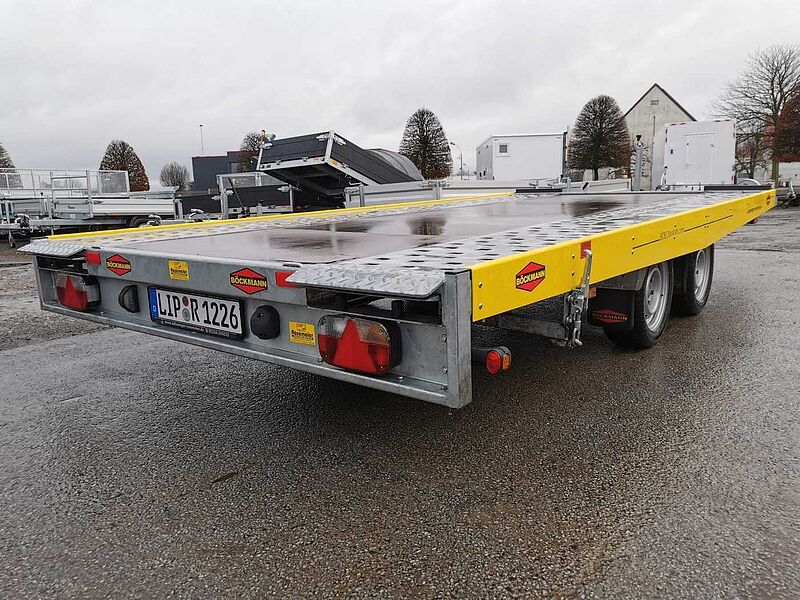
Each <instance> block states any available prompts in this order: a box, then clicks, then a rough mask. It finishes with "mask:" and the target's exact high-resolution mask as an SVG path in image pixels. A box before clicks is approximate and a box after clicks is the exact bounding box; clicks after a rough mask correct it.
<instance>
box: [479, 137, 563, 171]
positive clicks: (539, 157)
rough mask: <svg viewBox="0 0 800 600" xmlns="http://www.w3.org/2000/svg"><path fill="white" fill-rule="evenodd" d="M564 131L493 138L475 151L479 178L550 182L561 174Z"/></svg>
mask: <svg viewBox="0 0 800 600" xmlns="http://www.w3.org/2000/svg"><path fill="white" fill-rule="evenodd" d="M566 135H567V134H566V132H564V133H527V134H525V133H519V134H511V135H492V136H489V137H488V138H487V139H485V140H484V141H483V142H481V143H480V144H479V145H478V147H477V148H476V150H475V153H476V157H475V167H476V171H477V174H478V179H487V180H495V181H519V180H531V179H551V178H557V177H560V176H561V174H562V173H563V172H564V158H565V156H566Z"/></svg>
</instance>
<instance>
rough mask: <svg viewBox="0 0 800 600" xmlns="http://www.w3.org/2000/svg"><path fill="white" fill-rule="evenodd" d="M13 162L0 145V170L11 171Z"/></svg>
mask: <svg viewBox="0 0 800 600" xmlns="http://www.w3.org/2000/svg"><path fill="white" fill-rule="evenodd" d="M13 168H14V161H13V160H11V155H10V154H9V153H8V150H6V149H5V147H4V146H3V144H0V169H13Z"/></svg>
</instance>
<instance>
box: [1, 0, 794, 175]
mask: <svg viewBox="0 0 800 600" xmlns="http://www.w3.org/2000/svg"><path fill="white" fill-rule="evenodd" d="M2 4H4V5H6V7H7V10H4V11H3V12H4V14H5V17H4V26H3V30H4V31H3V32H2V33H1V34H0V36H2V37H0V68H1V69H2V72H3V86H2V89H0V141H2V142H3V143H4V144H5V145H6V147H7V148H8V150H9V151H10V152H11V153H12V156H13V157H14V160H15V162H16V163H17V165H18V166H20V167H23V166H25V167H28V166H30V167H62V168H63V167H69V168H96V167H97V165H98V164H99V161H100V157H101V156H102V153H103V151H104V149H105V146H106V144H107V143H108V141H109V140H111V139H112V138H123V139H125V140H127V141H128V142H129V143H131V144H132V145H133V146H134V148H135V149H136V150H137V152H138V153H139V155H140V156H141V158H142V160H143V162H144V163H145V166H146V168H147V171H148V174H149V175H150V177H151V178H152V179H155V178H156V177H157V175H158V171H159V169H160V167H161V165H162V164H163V163H165V162H167V161H169V160H178V161H180V162H183V163H185V164H187V165H189V164H190V157H191V156H192V155H193V154H199V151H200V144H199V133H198V124H199V123H203V124H204V134H205V147H206V153H207V154H211V153H221V152H224V151H225V150H229V149H233V148H236V147H237V146H238V143H239V142H240V140H241V138H242V136H243V135H244V133H245V132H247V131H249V130H253V129H261V128H265V129H267V130H269V131H274V132H276V133H277V134H278V135H280V136H288V135H294V134H300V133H309V132H311V131H315V130H327V129H336V130H337V131H340V132H341V133H343V134H344V135H346V136H348V137H350V138H352V139H353V141H355V142H357V143H359V144H360V145H363V146H367V147H371V146H382V147H387V148H391V149H396V148H397V145H398V143H399V140H400V136H401V134H402V129H403V126H404V123H405V120H406V118H407V117H408V115H409V114H410V113H411V112H413V111H414V110H415V109H416V108H417V107H419V106H421V105H425V106H428V107H429V108H431V109H432V110H434V112H436V113H437V114H438V115H439V117H440V119H441V120H442V123H443V124H444V126H445V130H446V132H447V134H448V136H449V138H450V139H451V140H453V141H455V142H456V143H458V144H459V145H460V146H461V147H462V149H463V150H464V154H465V162H467V163H468V164H469V165H474V160H475V158H474V149H475V146H476V144H477V143H478V142H480V141H481V140H482V139H484V138H485V137H486V136H488V135H490V134H494V133H508V132H536V131H560V130H563V129H564V128H565V127H566V126H568V125H570V124H571V123H572V122H573V121H574V119H575V116H576V115H577V112H578V111H579V110H580V108H581V106H582V105H583V103H584V102H585V101H586V100H587V99H588V98H589V97H591V96H593V95H595V94H598V93H608V94H611V95H612V96H614V97H615V98H617V100H618V101H619V103H620V105H621V106H622V108H623V110H625V109H627V108H628V107H629V106H630V104H631V103H632V102H634V101H635V100H636V99H637V98H638V96H639V95H640V94H642V93H643V92H644V91H645V89H646V88H647V87H649V86H650V85H651V84H652V83H653V82H654V81H658V82H659V83H661V84H662V85H663V86H664V87H665V88H666V89H667V90H668V91H670V92H671V93H672V94H673V95H674V96H675V97H676V98H677V99H678V101H680V102H681V103H682V104H683V105H684V106H685V107H686V108H687V109H688V110H689V111H690V112H692V113H693V114H695V116H696V117H703V116H706V115H707V112H708V110H709V103H710V101H711V100H712V99H713V98H714V97H715V96H716V95H717V93H718V91H719V89H720V87H721V86H722V85H723V84H724V82H725V81H727V80H729V79H731V78H732V77H734V76H735V74H736V71H737V69H738V67H739V65H740V64H741V61H742V59H743V58H744V57H745V56H746V54H747V53H748V52H749V51H752V50H754V49H755V48H757V47H758V46H763V45H768V44H771V43H776V42H793V41H795V40H797V39H798V34H797V32H798V31H800V11H798V10H797V9H796V7H795V2H793V1H789V0H783V1H779V0H775V1H769V2H759V3H758V4H757V5H754V3H751V2H738V1H722V0H707V1H699V2H698V1H685V0H676V1H673V2H651V3H642V2H601V1H595V2H584V1H577V2H576V1H573V2H563V1H562V2H547V3H543V2H507V1H498V0H495V1H477V0H473V1H468V0H463V1H460V2H459V1H455V0H449V1H446V2H445V1H440V0H427V1H424V2H417V1H411V0H407V1H404V2H402V3H394V2H379V1H371V2H370V1H362V2H355V1H350V2H347V1H336V2H318V1H301V0H291V1H278V0H274V1H270V2H255V1H251V2H244V1H241V2H229V3H220V2H213V1H207V0H195V1H191V2H189V1H186V2H169V1H166V0H162V1H159V2H151V1H147V0H142V1H140V2H136V3H119V2H111V1H105V2H102V1H95V2H93V1H71V2H70V1H66V2H65V1H63V0H62V1H59V2H44V1H42V2H36V1H34V0H24V1H11V2H9V0H2ZM776 15H777V18H776Z"/></svg>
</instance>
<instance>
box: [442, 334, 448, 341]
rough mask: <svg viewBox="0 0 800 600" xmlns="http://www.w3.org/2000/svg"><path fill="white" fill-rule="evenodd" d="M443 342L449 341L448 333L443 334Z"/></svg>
mask: <svg viewBox="0 0 800 600" xmlns="http://www.w3.org/2000/svg"><path fill="white" fill-rule="evenodd" d="M442 341H443V342H446V341H447V334H446V333H443V334H442Z"/></svg>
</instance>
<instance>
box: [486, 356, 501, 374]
mask: <svg viewBox="0 0 800 600" xmlns="http://www.w3.org/2000/svg"><path fill="white" fill-rule="evenodd" d="M486 370H487V371H489V373H491V374H492V375H496V374H497V373H499V372H500V371H502V370H503V357H502V356H500V353H499V352H498V351H497V350H489V351H488V352H487V353H486Z"/></svg>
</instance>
